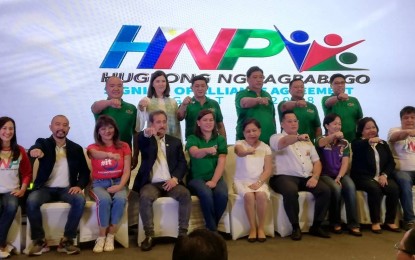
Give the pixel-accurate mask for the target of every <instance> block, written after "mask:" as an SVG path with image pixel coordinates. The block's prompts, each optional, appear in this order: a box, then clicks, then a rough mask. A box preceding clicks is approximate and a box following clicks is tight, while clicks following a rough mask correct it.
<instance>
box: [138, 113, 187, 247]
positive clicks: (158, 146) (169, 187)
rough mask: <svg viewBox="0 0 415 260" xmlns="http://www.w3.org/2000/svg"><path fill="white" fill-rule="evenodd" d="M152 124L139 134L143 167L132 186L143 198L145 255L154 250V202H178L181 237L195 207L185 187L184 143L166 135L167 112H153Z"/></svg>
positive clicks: (143, 243) (141, 208)
mask: <svg viewBox="0 0 415 260" xmlns="http://www.w3.org/2000/svg"><path fill="white" fill-rule="evenodd" d="M149 121H150V124H149V126H148V128H146V129H144V131H141V132H140V133H139V134H138V142H139V143H140V151H141V161H142V163H141V165H140V169H139V170H138V173H137V177H136V178H135V181H134V186H133V190H134V191H136V192H138V193H139V194H140V198H139V209H140V216H141V220H142V221H143V226H144V232H145V235H146V238H145V240H144V241H143V242H142V243H141V250H142V251H149V250H151V249H152V247H153V246H154V239H153V238H154V223H153V202H154V201H155V200H156V199H157V198H159V197H162V196H167V197H172V198H174V199H175V200H177V201H178V202H179V219H178V220H179V230H178V236H179V237H181V236H185V235H186V234H187V229H188V227H189V218H190V210H191V203H192V200H191V197H190V192H189V190H188V189H186V187H185V186H184V185H183V178H184V176H185V174H186V172H187V162H186V159H185V157H184V152H183V146H182V142H181V140H180V139H178V138H176V137H174V136H170V135H167V134H166V132H167V122H168V119H167V114H166V112H164V111H162V110H156V111H153V112H151V113H150V117H149Z"/></svg>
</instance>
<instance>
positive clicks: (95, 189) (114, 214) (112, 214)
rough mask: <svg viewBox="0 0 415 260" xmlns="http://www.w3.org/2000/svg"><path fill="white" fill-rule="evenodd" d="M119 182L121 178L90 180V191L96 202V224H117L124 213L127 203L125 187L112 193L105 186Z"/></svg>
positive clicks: (106, 225)
mask: <svg viewBox="0 0 415 260" xmlns="http://www.w3.org/2000/svg"><path fill="white" fill-rule="evenodd" d="M120 182H121V178H116V179H100V180H94V181H93V182H92V191H91V193H92V197H93V198H94V199H95V201H96V203H97V209H98V225H99V226H100V227H102V228H104V227H108V226H109V225H110V224H112V225H117V224H118V223H119V222H120V220H121V218H122V216H123V214H124V208H125V206H126V204H127V187H123V188H122V189H121V190H120V191H118V192H116V193H114V194H112V193H109V192H108V191H107V188H109V187H111V186H113V185H117V184H119V183H120Z"/></svg>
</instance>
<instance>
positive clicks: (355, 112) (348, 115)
mask: <svg viewBox="0 0 415 260" xmlns="http://www.w3.org/2000/svg"><path fill="white" fill-rule="evenodd" d="M334 96H335V95H334V94H333V95H331V96H325V97H323V98H322V99H321V103H322V105H323V111H324V116H326V115H327V114H330V113H336V114H338V115H339V116H340V118H341V120H342V132H343V134H344V138H345V139H346V140H347V141H349V142H352V141H353V140H354V139H355V137H356V125H357V122H358V121H359V119H361V118H362V117H363V112H362V108H361V107H360V103H359V101H358V100H357V98H355V97H351V96H349V99H348V100H340V101H337V103H336V104H334V106H332V107H330V108H329V107H326V100H327V99H328V98H330V97H334Z"/></svg>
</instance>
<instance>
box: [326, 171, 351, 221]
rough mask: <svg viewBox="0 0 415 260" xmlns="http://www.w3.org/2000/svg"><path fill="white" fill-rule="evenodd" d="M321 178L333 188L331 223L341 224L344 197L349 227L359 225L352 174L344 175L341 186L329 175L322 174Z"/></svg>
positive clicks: (330, 210) (330, 208) (330, 209)
mask: <svg viewBox="0 0 415 260" xmlns="http://www.w3.org/2000/svg"><path fill="white" fill-rule="evenodd" d="M320 180H321V181H323V182H324V183H325V184H327V186H329V188H330V190H331V202H330V207H329V220H330V224H331V225H340V224H341V217H340V212H341V201H342V197H343V200H344V204H345V207H346V216H347V226H348V227H349V228H357V227H359V222H358V221H357V206H356V187H355V185H354V182H353V180H352V179H351V178H350V176H349V175H345V176H343V178H342V179H341V181H340V183H341V186H340V185H338V184H337V183H336V182H335V181H334V179H333V178H331V177H329V176H320Z"/></svg>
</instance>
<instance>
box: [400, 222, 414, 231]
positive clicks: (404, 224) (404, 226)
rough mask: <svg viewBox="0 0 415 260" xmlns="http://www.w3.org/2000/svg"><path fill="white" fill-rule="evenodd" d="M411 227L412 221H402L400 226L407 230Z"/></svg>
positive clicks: (412, 225)
mask: <svg viewBox="0 0 415 260" xmlns="http://www.w3.org/2000/svg"><path fill="white" fill-rule="evenodd" d="M413 227H414V221H404V222H403V224H402V228H403V229H404V230H405V231H408V230H410V229H411V228H413Z"/></svg>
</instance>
